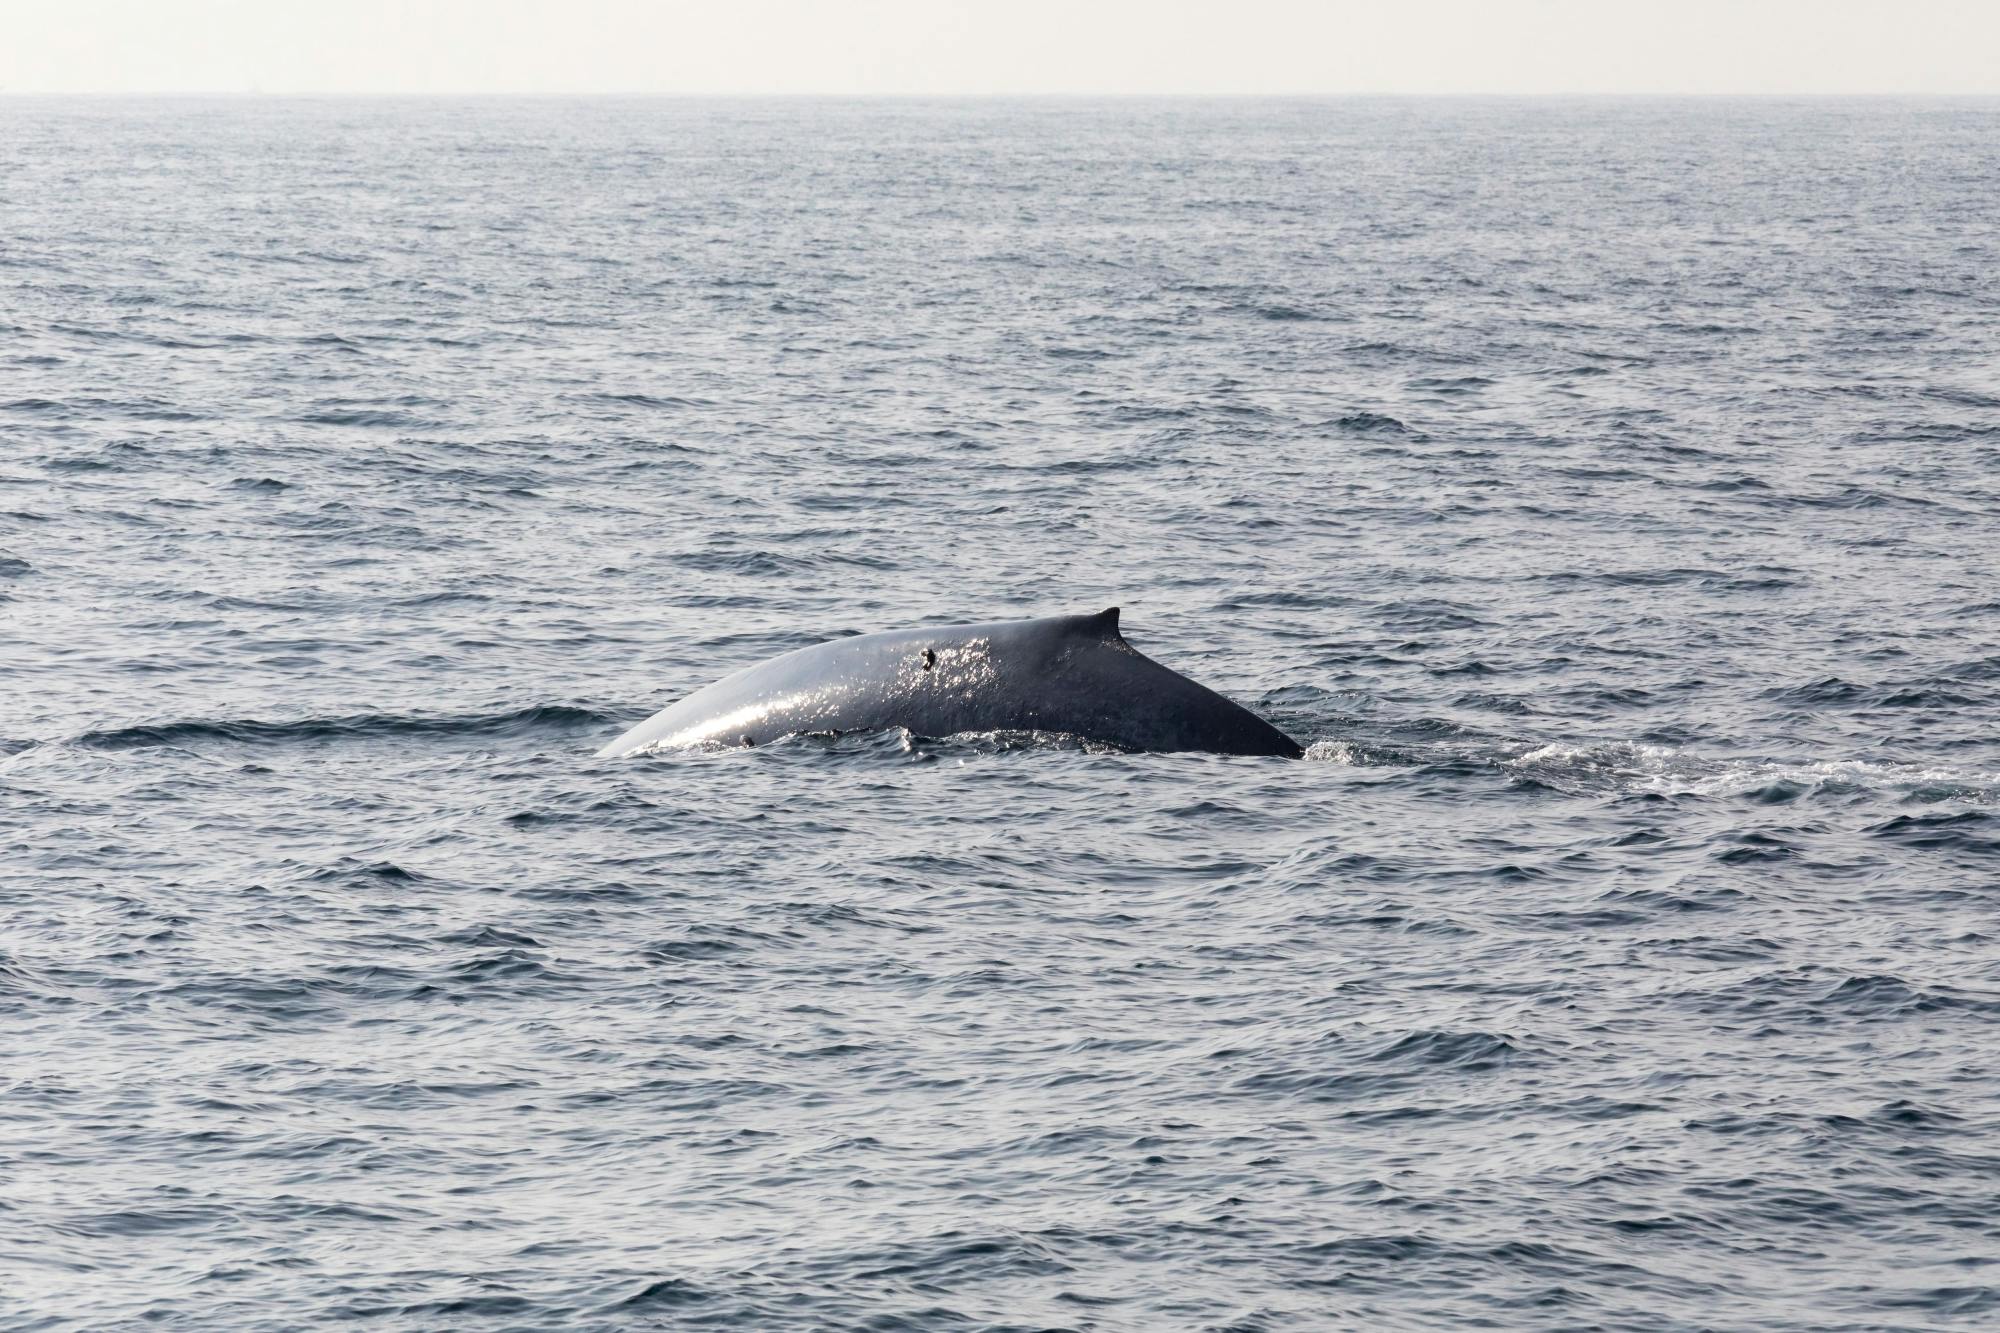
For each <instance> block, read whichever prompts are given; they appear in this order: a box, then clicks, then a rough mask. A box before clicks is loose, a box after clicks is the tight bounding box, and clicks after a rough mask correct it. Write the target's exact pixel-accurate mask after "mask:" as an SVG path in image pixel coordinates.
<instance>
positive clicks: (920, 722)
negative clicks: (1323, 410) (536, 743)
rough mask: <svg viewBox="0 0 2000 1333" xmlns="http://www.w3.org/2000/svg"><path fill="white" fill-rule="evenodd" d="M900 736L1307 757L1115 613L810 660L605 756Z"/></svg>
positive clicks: (706, 699)
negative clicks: (1053, 737) (1121, 628)
mask: <svg viewBox="0 0 2000 1333" xmlns="http://www.w3.org/2000/svg"><path fill="white" fill-rule="evenodd" d="M893 727H902V728H904V729H905V730H908V731H910V732H913V733H915V734H917V735H919V736H952V735H957V734H960V733H963V732H989V731H1042V732H1058V733H1063V734H1066V735H1071V736H1077V737H1080V738H1082V739H1084V740H1087V741H1097V742H1100V743H1102V744H1106V745H1114V746H1118V747H1120V748H1122V749H1126V750H1152V751H1165V752H1172V751H1187V750H1194V751H1204V752H1207V753H1211V754H1241V755H1276V756H1283V757H1286V758H1290V759H1297V758H1299V757H1300V756H1301V755H1302V754H1303V751H1302V750H1301V749H1300V748H1299V745H1298V743H1297V742H1296V741H1294V740H1293V739H1292V738H1291V737H1289V736H1287V735H1285V733H1284V732H1282V731H1279V730H1278V729H1277V728H1276V727H1274V726H1272V725H1271V724H1270V723H1268V722H1266V721H1264V720H1263V719H1262V718H1260V717H1258V716H1257V715H1256V714H1255V713H1252V712H1250V711H1249V710H1248V709H1246V708H1243V707H1242V706H1240V705H1238V704H1235V703H1232V702H1230V701H1229V700H1228V699H1225V698H1223V697H1222V696H1221V695H1219V694H1217V693H1216V692H1215V691H1213V690H1210V689H1208V688H1206V687H1204V686H1201V685H1197V684H1195V683H1194V682H1193V681H1191V680H1189V679H1188V678H1187V677H1186V676H1183V675H1181V674H1180V673H1179V672H1176V671H1171V670H1169V669H1168V668H1166V667H1163V666H1161V665H1160V664H1159V663H1158V662H1155V661H1153V660H1152V659H1151V658H1148V657H1146V656H1144V655H1142V654H1141V653H1140V652H1139V651H1138V650H1137V649H1135V648H1133V647H1132V645H1130V644H1128V643H1126V642H1125V640H1124V639H1123V638H1121V637H1120V636H1119V633H1118V608H1117V607H1115V606H1114V607H1112V608H1111V609H1110V610H1108V611H1101V612H1099V613H1098V614H1096V615H1091V616H1051V617H1048V618H1046V619H1041V620H1011V621H996V622H994V623H991V624H983V625H947V626H940V627H936V628H931V629H912V630H890V631H888V632H886V633H881V634H863V635H858V636H856V637H853V638H847V639H834V640H832V641H830V642H828V643H821V644H815V645H813V646H812V647H810V648H801V649H799V650H797V651H796V652H790V653H786V654H784V655H783V656H780V657H774V658H772V659H771V660H770V661H768V662H764V663H761V664H760V665H757V666H753V667H750V668H748V669H746V670H743V671H739V672H737V673H736V674H735V675H733V676H729V677H726V678H724V679H722V680H719V681H717V682H716V683H715V684H713V685H710V686H708V687H707V688H706V689H701V690H697V691H695V692H694V693H693V694H691V695H689V696H688V697H687V698H685V699H682V700H681V701H680V702H679V703H676V704H672V705H669V706H668V707H666V708H663V709H661V710H660V711H659V712H658V713H655V714H654V715H653V716H652V717H650V718H648V719H647V720H646V721H644V722H641V723H640V724H639V725H638V726H636V727H633V728H632V729H631V730H630V731H627V732H626V733H625V734H624V735H622V736H620V737H619V738H618V739H617V740H615V741H612V742H611V743H610V744H609V745H607V746H605V747H604V748H603V749H602V750H600V751H598V755H599V757H600V758H615V757H619V756H625V755H633V754H642V753H646V752H649V751H653V750H662V749H670V748H679V747H683V746H694V745H716V744H719V745H763V744H766V743H767V742H770V741H774V740H776V739H778V738H779V737H780V736H787V735H793V734H796V733H806V732H835V733H839V732H855V731H859V732H872V731H886V730H888V729H890V728H893Z"/></svg>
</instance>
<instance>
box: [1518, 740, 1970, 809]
mask: <svg viewBox="0 0 2000 1333" xmlns="http://www.w3.org/2000/svg"><path fill="white" fill-rule="evenodd" d="M1500 765H1501V767H1502V768H1506V769H1510V770H1512V771H1514V772H1516V773H1519V774H1522V775H1523V776H1526V777H1531V778H1534V779H1535V780H1537V781H1539V782H1542V783H1544V784H1546V785H1547V786H1550V787H1552V788H1554V789H1556V790H1559V791H1567V792H1572V793H1579V792H1588V791H1602V790H1607V789H1609V790H1626V791H1643V792H1654V793H1658V794H1662V795H1688V796H1724V795H1736V796H1745V797H1749V798H1751V799H1753V800H1757V801H1759V802H1760V803H1763V804H1777V803H1782V802H1786V801H1791V800H1795V799H1797V798H1798V797H1800V796H1803V795H1806V794H1807V793H1809V792H1812V791H1818V790H1830V789H1849V788H1862V789H1873V790H1891V791H1896V790H1901V791H1910V792H1917V793H1930V792H1936V793H1943V794H1949V795H1955V796H1960V797H1965V798H1970V799H1980V798H1982V797H1985V798H1994V799H2000V773H1988V772H1980V771H1975V770H1966V769H1954V768H1943V767H1937V766H1934V765H1924V764H1908V763H1894V762H1890V761H1886V760H1866V759H1829V760H1818V761H1785V760H1777V759H1726V758H1717V757H1714V756H1705V755H1701V754H1698V753H1691V752H1689V751H1686V750H1682V749H1678V748H1676V747H1673V746H1667V745H1646V744H1641V743H1639V742H1634V741H1603V742H1595V743H1587V744H1563V743H1560V742H1558V743H1554V744H1549V745H1542V746H1539V747H1536V748H1534V749H1531V750H1528V751H1526V752H1524V753H1521V754H1517V755H1514V756H1512V757H1510V758H1506V759H1503V760H1501V761H1500Z"/></svg>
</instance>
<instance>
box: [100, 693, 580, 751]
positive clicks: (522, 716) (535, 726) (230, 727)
mask: <svg viewBox="0 0 2000 1333" xmlns="http://www.w3.org/2000/svg"><path fill="white" fill-rule="evenodd" d="M610 723H611V718H610V717H609V715H607V714H604V713H599V712H596V711H594V710H591V709H588V708H577V707H573V706H570V705H566V704H543V705H537V706H535V707H532V708H522V709H517V710H515V711H513V712H511V713H474V714H467V715H463V716H459V717H420V716H413V715H409V714H398V713H357V714H350V715H348V716H345V717H313V718H301V719H299V720H297V721H293V722H264V721H260V720H257V719H255V718H244V719H225V720H218V721H186V722H157V723H150V724H142V725H139V726H130V727H111V728H107V729H104V730H101V731H86V732H84V733H82V734H81V735H78V736H74V737H71V738H70V741H69V744H71V745H73V746H76V747H78V748H80V749H87V750H143V749H152V748H156V747H159V746H168V745H181V746H185V745H199V744H201V743H203V742H209V741H223V742H228V743H233V744H239V745H284V744H289V743H293V742H297V741H324V740H341V739H363V738H369V737H376V736H511V735H525V734H529V733H534V732H544V731H557V732H574V731H585V730H591V729H595V728H603V727H607V726H609V725H610Z"/></svg>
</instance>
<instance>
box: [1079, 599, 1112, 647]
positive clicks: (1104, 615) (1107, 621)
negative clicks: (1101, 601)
mask: <svg viewBox="0 0 2000 1333" xmlns="http://www.w3.org/2000/svg"><path fill="white" fill-rule="evenodd" d="M1077 618H1078V619H1079V620H1081V621H1082V622H1083V629H1084V632H1085V633H1086V634H1090V635H1093V636H1095V637H1096V638H1100V639H1115V638H1117V637H1118V608H1117V607H1115V606H1108V607H1106V608H1104V610H1102V611H1099V612H1098V613H1097V614H1096V615H1094V616H1079V617H1077Z"/></svg>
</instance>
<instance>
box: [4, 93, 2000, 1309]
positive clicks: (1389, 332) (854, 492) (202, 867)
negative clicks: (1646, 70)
mask: <svg viewBox="0 0 2000 1333" xmlns="http://www.w3.org/2000/svg"><path fill="white" fill-rule="evenodd" d="M1996 199H2000V102H1992V101H1938V102H1922V101H1883V100H1876V101H1853V102H1849V101H1782V100H1759V101H1729V100H1707V101H1684V102H1675V101H1657V102H1656V101H1645V100H1624V101H1479V100H1471V101H1449V100H1445V101H1317V102H1306V101H1301V102H1280V101H1271V102H1260V101H1224V102H1196V101H1187V102H1175V101H1165V102H1149V101H1114V102H1088V101H1061V100H1054V101H1025V102H999V101H978V102H917V101H888V102H866V101H713V102H711V101H615V100H613V101H509V100H493V101H470V100H469V101H393V100H373V101H339V100H320V101H312V100H301V101H286V100H264V99H249V98H245V99H237V100H217V101H203V100H168V101H111V100H72V101H44V100H30V99H19V98H17V99H12V100H6V101H0V1327H4V1328H6V1329H7V1330H9V1331H10V1333H11V1331H12V1330H43V1329H49V1330H57V1329H60V1330H79V1331H80V1330H100V1329H119V1328H137V1327H148V1328H190V1329H193V1328H199V1329H259V1330H263V1329H270V1330H279V1329H296V1328H301V1327H310V1326H317V1325H321V1324H334V1323H338V1324H343V1325H353V1326H361V1327H381V1328H395V1329H403V1328H408V1329H434V1328H444V1327H453V1328H459V1327H465V1328H494V1329H502V1328H505V1329H557V1328H563V1329H571V1328H586V1329H619V1328H635V1327H636V1328H684V1327H687V1328H693V1327H715V1328H728V1329H759V1330H764V1329H797V1330H808V1329H815V1330H817V1329H842V1330H844V1329H855V1330H860V1329H869V1330H897V1329H907V1330H939V1329H994V1330H999V1329H1009V1330H1030V1329H1077V1330H1133V1331H1134V1333H1137V1331H1140V1330H1158V1329H1183V1328H1185V1329H1217V1330H1222V1329H1229V1330H1245V1331H1249V1330H1280V1329H1332V1328H1403V1329H1437V1328H1471V1327H1485V1328H1516V1327H1521V1328H1528V1327H1532V1328H1576V1329H1585V1328H1616V1329H1633V1330H1639V1329H1681V1328H1695V1327H1709V1328H1742V1329H1786V1330H1792V1329H1797V1330H1805V1329H1930V1328H1944V1327H1979V1326H1987V1327H1990V1326H1992V1325H1994V1324H1995V1323H1996V1322H2000V734H1996V716H2000V713H1996V710H1997V709H2000V223H1996V213H1995V208H1996ZM1111 605H1118V606H1120V607H1122V608H1123V616H1124V627H1125V633H1126V635H1127V637H1128V638H1129V639H1130V640H1131V641H1132V642H1133V643H1134V644H1135V645H1136V646H1137V647H1138V648H1140V649H1141V650H1142V651H1144V652H1146V653H1148V654H1149V655H1151V656H1154V657H1156V658H1158V659H1159V660H1161V661H1163V662H1165V663H1167V664H1168V665H1170V666H1173V667H1175V668H1177V669H1179V670H1182V671H1184V672H1186V673H1187V674H1189V675H1191V676H1193V677H1194V678H1196V679H1198V680H1200V681H1202V682H1204V683H1205V684H1208V685H1210V686H1213V687H1215V688H1217V689H1220V690H1222V691H1223V692H1225V693H1227V694H1229V695H1230V696H1232V697H1233V698H1236V699H1238V700H1239V701H1241V702H1243V703H1245V704H1246V705H1248V706H1250V707H1252V708H1254V709H1256V710H1258V711H1259V712H1261V713H1262V714H1264V715H1265V716H1266V717H1269V718H1270V719H1272V720H1274V721H1275V722H1276V723H1277V724H1278V725H1280V726H1282V727H1284V728H1285V729H1286V730H1288V731H1289V732H1291V733H1292V734H1293V735H1295V736H1297V737H1298V738H1299V739H1300V740H1301V741H1302V742H1303V743H1306V744H1308V745H1309V747H1310V748H1309V753H1308V757H1307V759H1306V760H1305V761H1303V762H1292V761H1284V760H1269V759H1242V758H1221V757H1213V756H1200V755H1137V754H1134V755H1128V754H1122V753H1105V752H1101V751H1096V750H1092V749H1086V748H1084V747H1082V746H1079V745H1078V744H1076V743H1075V742H1074V741H1071V740H1066V739H1064V738H1060V737H1039V738H1034V737H1030V738H1026V739H1024V738H1021V737H1018V736H1014V737H1010V736H971V737H956V738H934V737H914V736H907V735H903V734H886V735H875V736H851V737H845V738H842V739H840V740H838V741H827V740H825V739H818V740H814V739H796V740H792V741H787V742H782V743H779V744H775V745H771V746H768V747H759V748H757V749H755V750H750V751H728V752H716V753H693V754H678V755H672V756H667V757H660V758H654V759H646V760H635V761H628V762H608V761H599V760H595V759H593V758H592V757H591V756H592V752H593V751H594V750H595V749H596V748H597V747H598V746H599V745H601V744H603V743H604V742H605V741H607V740H609V739H610V738H611V737H612V736H613V735H615V734H616V733H617V732H618V731H619V730H620V729H621V728H623V727H625V726H627V725H629V724H630V723H632V722H634V721H637V720H638V719H640V718H642V717H644V716H646V715H647V714H648V713H650V712H652V711H653V710H655V709H656V708H658V707H660V706H661V705H663V704H665V703H667V702H670V701H671V700H673V699H674V698H676V697H678V696H680V695H681V694H684V693H686V692H688V691H690V690H692V689H694V688H697V687H699V686H701V685H704V684H706V683H708V682H710V681H712V680H714V679H716V678H718V677H720V676H722V675H724V674H726V673H728V672H730V671H732V670H735V669H737V668H739V667H742V666H745V665H747V664H750V663H753V662H756V661H758V660H761V659H762V658H765V657H767V656H770V655H772V654H775V653H778V652H781V651H784V650H787V649H791V648H795V647H799V646H802V645H805V644H810V643H813V642H816V641H819V640H821V639H825V638H828V637H832V636H835V635H841V634H847V633H852V632H860V631H869V630H878V629H892V628H901V627H908V626H916V625H923V624H928V623H939V624H942V623H952V622H961V621H968V620H981V619H1007V618H1014V617H1026V616H1035V615H1051V614H1061V613H1074V612H1088V611H1097V610H1100V609H1102V608H1104V607H1106V606H1111Z"/></svg>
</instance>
